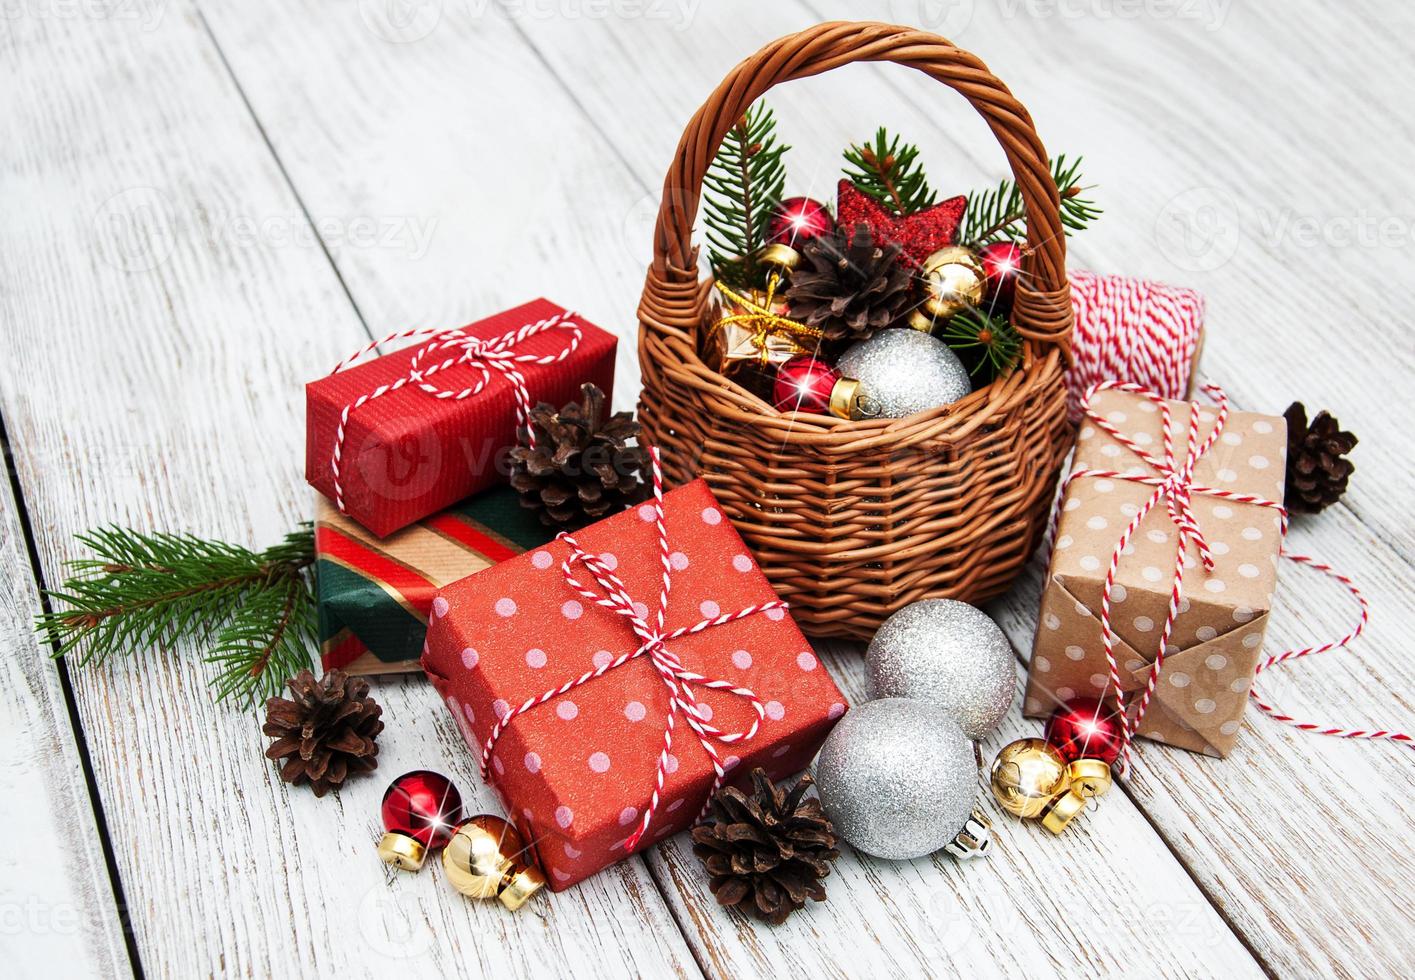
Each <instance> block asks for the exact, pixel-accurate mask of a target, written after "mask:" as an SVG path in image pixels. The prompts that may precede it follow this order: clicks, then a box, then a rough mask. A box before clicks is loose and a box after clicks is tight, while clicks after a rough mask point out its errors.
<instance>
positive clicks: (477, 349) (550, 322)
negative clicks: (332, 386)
mask: <svg viewBox="0 0 1415 980" xmlns="http://www.w3.org/2000/svg"><path fill="white" fill-rule="evenodd" d="M548 330H566V331H568V332H569V334H570V337H569V339H568V340H567V341H566V343H565V346H564V347H563V348H561V349H560V350H559V351H558V352H556V353H554V354H544V355H537V354H524V353H523V354H517V353H516V347H517V345H519V344H520V343H521V342H522V341H523V340H525V339H526V338H527V337H533V336H535V335H536V334H539V333H544V332H546V331H548ZM427 336H432V337H434V339H433V340H432V341H431V342H430V343H427V344H424V345H423V346H422V347H419V348H418V349H417V351H416V352H414V354H413V356H412V358H411V359H410V360H409V362H408V373H407V374H405V375H403V377H401V378H399V379H398V380H397V381H393V382H390V383H389V384H385V385H379V386H378V387H377V388H375V389H374V390H373V391H370V392H367V393H366V394H363V395H360V396H359V397H358V398H356V399H354V400H353V401H352V402H350V403H349V404H347V405H345V406H344V410H343V411H342V412H340V413H339V428H338V430H337V431H336V433H335V435H334V450H333V452H332V453H331V455H330V460H329V468H330V470H331V471H332V472H333V474H334V503H335V504H336V505H337V506H338V507H339V510H340V512H341V513H347V511H346V510H345V507H344V484H343V478H342V475H341V473H340V466H341V464H342V463H343V459H344V437H345V435H346V433H347V431H348V427H349V416H350V415H352V414H353V413H354V412H356V411H358V410H359V409H360V408H362V407H363V406H364V405H367V404H368V403H369V402H371V401H373V400H374V399H375V398H382V397H383V396H384V395H387V394H390V393H392V392H395V391H397V390H398V389H400V388H403V387H405V386H407V385H410V384H411V385H413V386H415V387H416V388H417V389H418V390H420V391H422V392H424V393H426V394H429V395H431V396H432V397H434V398H441V399H451V400H453V401H461V400H462V399H464V398H473V397H475V396H477V395H479V394H481V393H482V391H483V390H485V388H486V386H487V385H488V384H490V383H491V372H492V371H495V372H497V373H498V374H500V375H502V376H503V377H505V378H506V380H507V381H509V382H511V387H512V390H513V391H514V392H515V394H516V422H517V424H518V425H519V426H520V427H521V428H524V429H525V430H526V432H527V439H528V442H529V444H530V447H531V448H532V449H534V448H535V444H536V442H535V438H536V437H535V431H534V430H533V429H531V428H530V426H529V425H528V424H527V420H528V418H529V416H530V412H531V393H530V392H529V391H528V390H527V389H526V378H525V375H523V374H521V371H520V369H519V367H518V365H521V364H541V365H544V364H556V363H559V362H560V361H563V360H565V358H567V357H569V356H570V355H571V354H573V353H575V350H576V349H577V348H578V347H579V346H580V339H581V337H582V331H581V330H580V325H579V323H577V322H576V321H575V314H574V313H569V312H566V313H558V314H556V315H555V316H553V317H549V318H548V319H545V320H538V321H536V322H534V323H527V324H525V325H524V326H522V327H520V328H519V329H516V330H512V331H509V332H508V333H504V334H502V335H501V336H499V337H489V338H485V339H483V338H481V337H474V336H472V335H471V334H469V333H467V331H466V329H465V328H463V327H458V328H456V329H454V330H443V331H437V330H428V329H422V330H402V331H399V332H397V333H391V334H389V335H388V336H387V337H384V338H383V339H382V340H375V341H374V342H373V343H371V344H368V345H367V346H365V347H363V348H362V349H360V350H358V351H356V352H355V353H353V354H352V355H350V356H349V357H346V358H345V359H344V360H343V361H341V362H340V363H339V364H337V365H335V368H334V370H333V371H330V372H329V373H330V374H331V375H335V374H338V373H339V372H340V371H344V370H346V369H348V368H349V367H350V366H352V365H353V363H354V362H355V361H357V360H359V359H360V358H362V357H363V356H364V355H365V354H368V353H369V352H370V351H372V350H373V349H374V348H376V347H380V346H382V345H383V344H387V343H391V342H393V341H397V340H408V339H411V338H413V337H427ZM443 351H456V352H457V353H455V354H453V355H452V356H450V357H447V358H444V359H443V360H441V361H438V362H437V363H434V364H429V365H427V366H426V367H424V366H423V362H424V361H425V360H426V359H428V358H429V357H431V356H434V355H436V354H438V353H440V352H443ZM459 366H465V367H468V368H471V369H472V370H474V371H477V372H479V373H480V375H481V376H480V377H479V378H478V379H477V380H476V381H474V382H473V383H472V384H470V385H466V386H464V387H462V388H456V387H450V388H443V387H439V386H438V385H435V384H432V383H431V382H430V381H429V380H428V379H430V378H432V377H433V376H434V375H436V374H437V373H439V372H441V371H446V370H448V369H449V368H454V367H459Z"/></svg>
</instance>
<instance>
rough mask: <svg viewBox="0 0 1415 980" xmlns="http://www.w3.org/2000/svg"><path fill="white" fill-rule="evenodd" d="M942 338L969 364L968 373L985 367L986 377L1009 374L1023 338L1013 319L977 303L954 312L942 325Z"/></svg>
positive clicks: (993, 377) (991, 378)
mask: <svg viewBox="0 0 1415 980" xmlns="http://www.w3.org/2000/svg"><path fill="white" fill-rule="evenodd" d="M942 339H943V342H944V343H946V344H947V345H948V346H949V347H951V348H952V349H953V350H954V351H956V352H957V353H958V355H959V357H960V358H962V360H963V362H964V363H965V364H968V365H969V368H968V373H969V374H970V375H977V374H978V373H979V372H982V371H986V372H987V379H988V380H989V381H992V380H993V379H995V378H1000V377H1003V376H1005V375H1006V374H1008V372H1010V371H1011V370H1012V368H1013V367H1014V366H1015V365H1016V364H1017V356H1018V355H1019V354H1021V352H1022V338H1021V336H1020V335H1019V334H1018V333H1017V329H1016V328H1015V327H1013V326H1012V323H1011V322H1010V321H1009V320H1008V319H1007V318H1006V317H1004V316H999V315H998V314H996V313H993V312H991V311H988V310H983V309H980V308H978V307H971V308H969V309H966V310H962V311H961V312H959V313H956V314H954V316H953V317H951V318H950V319H949V321H948V322H947V323H946V324H945V325H944V327H943V337H942Z"/></svg>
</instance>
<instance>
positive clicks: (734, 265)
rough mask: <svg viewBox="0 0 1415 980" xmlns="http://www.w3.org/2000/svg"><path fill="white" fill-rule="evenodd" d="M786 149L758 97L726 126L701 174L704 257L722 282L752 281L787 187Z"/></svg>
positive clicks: (736, 284)
mask: <svg viewBox="0 0 1415 980" xmlns="http://www.w3.org/2000/svg"><path fill="white" fill-rule="evenodd" d="M789 149H791V147H789V146H787V145H785V144H783V143H781V142H780V141H779V140H778V139H777V136H776V117H775V115H773V113H772V111H771V109H769V108H768V107H767V106H766V104H765V103H763V102H758V103H756V104H754V105H753V106H752V107H751V108H749V109H748V110H747V112H746V114H745V115H743V117H742V118H741V119H740V120H739V121H738V122H737V125H735V126H733V127H732V128H731V129H730V130H728V132H727V135H726V136H725V137H724V138H723V140H722V145H721V146H720V147H718V150H717V155H716V156H715V157H713V161H712V165H711V166H710V167H708V171H707V174H706V175H704V177H703V220H704V222H705V223H706V224H707V235H706V237H707V243H708V259H709V261H710V263H711V264H712V272H713V275H714V276H715V277H716V278H717V279H718V280H719V281H721V282H723V283H725V284H726V285H729V286H733V287H738V288H742V287H747V286H751V285H755V284H756V279H757V260H756V256H757V252H758V251H760V250H761V248H762V246H764V245H765V244H766V240H767V236H768V229H769V227H770V225H771V216H772V212H773V210H774V209H775V208H776V206H777V205H778V204H780V203H781V198H782V195H783V194H784V193H785V192H786V165H785V164H784V163H783V162H782V159H781V158H782V156H783V155H784V154H785V153H786V151H787V150H789Z"/></svg>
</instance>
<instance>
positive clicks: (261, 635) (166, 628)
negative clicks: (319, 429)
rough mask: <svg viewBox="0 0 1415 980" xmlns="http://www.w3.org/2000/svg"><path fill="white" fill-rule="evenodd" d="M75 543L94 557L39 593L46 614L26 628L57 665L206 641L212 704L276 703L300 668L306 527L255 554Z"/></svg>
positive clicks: (90, 539) (307, 626) (111, 530)
mask: <svg viewBox="0 0 1415 980" xmlns="http://www.w3.org/2000/svg"><path fill="white" fill-rule="evenodd" d="M78 542H79V544H81V545H83V546H84V547H85V548H87V549H88V550H89V551H92V552H93V554H94V556H95V557H93V558H82V559H77V560H75V561H72V562H70V563H69V564H68V566H67V567H68V571H69V577H68V578H66V579H65V581H64V583H63V585H62V586H61V587H60V588H58V589H54V590H52V591H50V592H48V597H49V599H50V602H51V603H52V604H53V606H54V609H53V610H52V611H51V612H48V613H45V614H43V615H41V616H40V617H38V619H37V621H36V624H35V626H36V629H37V630H38V631H39V632H41V633H43V634H45V635H47V637H48V638H49V640H50V641H51V642H53V643H54V644H56V653H55V655H56V656H64V655H66V654H68V653H71V652H74V651H76V650H82V654H81V656H80V658H79V663H80V664H81V665H88V664H101V663H103V662H104V661H106V660H107V659H108V658H109V657H110V656H112V655H114V654H121V653H125V652H127V651H130V650H134V649H140V648H144V647H152V646H163V647H166V646H171V645H172V644H174V643H176V642H177V641H178V640H181V639H185V638H192V637H206V636H208V635H209V636H210V637H211V652H210V653H209V655H208V656H207V657H206V658H205V659H206V661H207V662H208V663H212V664H216V665H218V666H219V668H220V670H219V672H218V674H217V676H216V678H215V679H214V681H213V686H214V688H215V691H216V694H217V697H218V699H224V698H227V697H235V698H236V699H237V700H239V701H242V702H244V703H251V702H253V701H254V700H255V698H256V697H257V696H258V695H270V694H276V693H278V692H279V691H280V688H281V685H283V684H284V682H285V680H286V678H288V677H290V676H292V675H294V674H295V673H297V672H298V671H299V670H301V669H303V668H305V667H308V666H309V651H310V649H311V648H312V646H313V644H314V640H315V599H314V595H313V592H312V590H311V588H310V582H309V579H308V570H309V568H310V566H311V565H312V564H313V562H314V530H313V527H312V526H311V525H309V524H305V525H302V526H301V527H300V529H299V530H297V531H295V532H293V533H292V534H289V535H287V536H286V538H285V540H283V541H282V542H280V543H279V544H277V545H274V546H273V547H270V548H267V549H265V550H264V551H252V550H250V549H249V548H243V547H241V546H239V545H232V544H226V543H225V542H221V541H209V540H206V539H203V538H198V537H195V536H193V535H188V534H167V533H163V532H157V533H143V532H140V531H133V530H130V529H128V528H122V527H104V528H98V529H96V530H93V531H90V532H88V533H87V534H81V535H79V536H78ZM61 606H62V607H63V608H60V607H61Z"/></svg>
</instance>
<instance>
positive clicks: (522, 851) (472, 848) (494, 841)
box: [442, 813, 545, 911]
mask: <svg viewBox="0 0 1415 980" xmlns="http://www.w3.org/2000/svg"><path fill="white" fill-rule="evenodd" d="M442 868H443V870H444V871H446V872H447V880H448V881H450V882H451V883H452V887H453V888H455V889H457V890H458V891H459V892H461V893H462V894H463V895H466V896H467V897H469V898H496V899H499V900H500V902H501V904H502V905H504V906H506V907H507V908H508V909H511V910H512V911H515V910H516V909H519V908H520V907H521V906H522V905H525V904H526V902H527V901H529V899H530V897H531V896H532V895H534V894H535V893H536V892H538V891H540V890H541V889H542V888H543V887H545V874H544V873H543V872H542V871H541V870H540V868H538V867H536V865H535V863H534V861H532V859H531V857H530V853H529V851H528V850H527V848H526V845H525V843H524V842H523V841H522V840H521V835H520V834H519V833H518V832H517V831H516V828H515V827H513V826H511V824H509V823H507V822H506V821H505V820H502V819H501V818H500V817H494V816H491V815H490V814H485V813H484V814H481V815H480V816H476V817H472V818H471V819H470V820H466V821H464V822H463V823H462V824H461V825H459V826H458V827H457V831H456V833H454V834H453V835H452V839H451V840H450V841H448V843H447V846H446V847H445V848H443V849H442Z"/></svg>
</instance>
